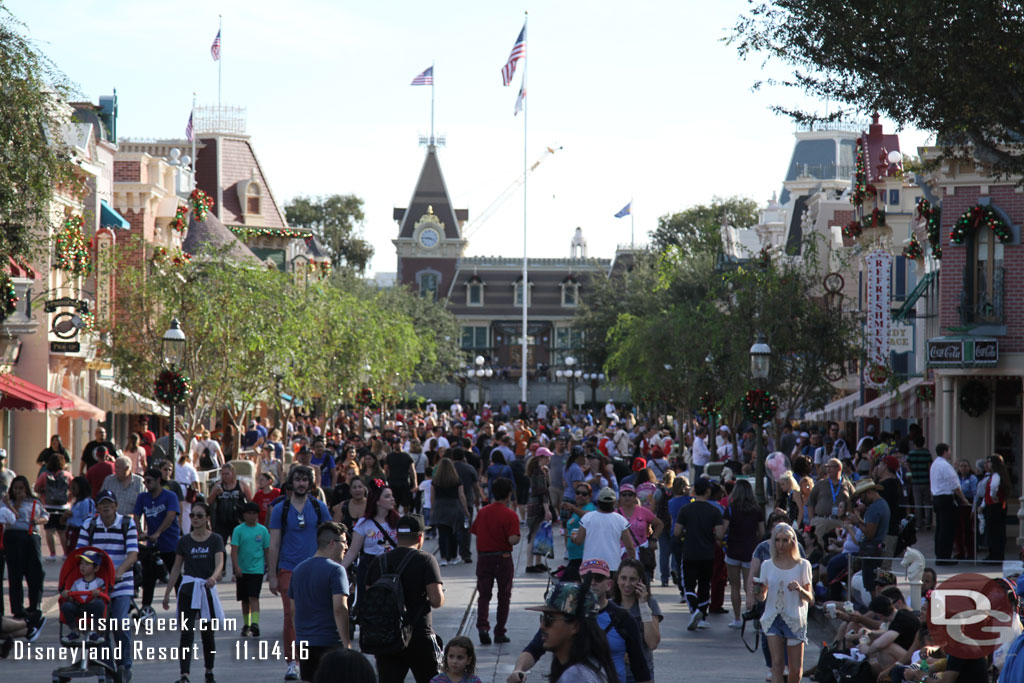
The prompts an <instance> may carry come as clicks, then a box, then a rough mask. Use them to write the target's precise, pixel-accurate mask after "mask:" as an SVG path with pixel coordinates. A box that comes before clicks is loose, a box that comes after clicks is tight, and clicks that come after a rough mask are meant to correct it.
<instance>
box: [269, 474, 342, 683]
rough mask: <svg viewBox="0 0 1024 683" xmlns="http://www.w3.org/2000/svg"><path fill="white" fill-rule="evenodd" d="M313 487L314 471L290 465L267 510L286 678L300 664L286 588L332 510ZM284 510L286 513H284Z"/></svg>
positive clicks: (312, 548)
mask: <svg viewBox="0 0 1024 683" xmlns="http://www.w3.org/2000/svg"><path fill="white" fill-rule="evenodd" d="M312 486H313V470H311V469H310V468H309V467H306V466H305V465H292V468H291V470H289V472H288V481H287V483H286V484H285V490H286V493H285V495H284V496H283V498H284V499H283V500H282V501H281V502H279V503H277V504H275V505H274V507H273V508H272V509H271V511H270V524H269V526H270V553H269V555H268V557H267V565H268V566H267V574H268V576H269V578H270V592H271V593H273V594H274V595H280V596H281V605H282V607H283V608H284V637H283V640H284V642H283V646H284V649H285V657H286V659H287V661H288V672H287V673H286V674H285V680H286V681H295V680H298V678H299V665H298V663H297V661H296V659H295V652H296V647H295V620H294V618H293V617H292V601H291V599H290V598H289V597H288V589H289V586H290V584H291V580H292V572H294V570H295V568H296V567H297V566H298V565H299V564H300V563H301V562H302V561H303V560H307V559H309V558H311V557H313V555H315V554H316V552H317V528H318V527H319V525H320V524H321V523H322V522H327V521H330V519H331V512H330V510H328V509H327V506H326V505H325V504H324V503H323V501H321V500H320V499H318V498H312V497H311V496H309V491H310V489H311V488H312ZM286 512H287V514H285V513H286Z"/></svg>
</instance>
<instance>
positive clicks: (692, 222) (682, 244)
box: [651, 197, 757, 257]
mask: <svg viewBox="0 0 1024 683" xmlns="http://www.w3.org/2000/svg"><path fill="white" fill-rule="evenodd" d="M723 220H727V221H728V224H729V225H731V226H734V227H737V228H748V227H750V226H752V225H755V224H756V223H757V202H755V201H754V200H753V199H749V198H746V197H728V198H725V199H723V198H721V197H714V198H713V199H712V200H711V204H710V205H708V204H699V205H697V206H693V207H690V208H689V209H686V210H684V211H679V212H677V213H671V214H666V215H664V216H662V217H661V218H659V219H658V227H657V228H656V229H655V230H654V231H653V232H651V244H652V245H653V247H654V249H655V250H656V251H659V252H664V251H666V250H668V249H672V248H674V249H679V250H681V251H682V252H683V253H684V254H686V255H693V254H710V255H711V256H712V257H713V256H715V255H717V254H718V252H719V250H720V249H721V244H722V237H721V235H722V221H723Z"/></svg>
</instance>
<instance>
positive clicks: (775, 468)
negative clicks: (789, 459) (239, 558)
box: [764, 451, 786, 481]
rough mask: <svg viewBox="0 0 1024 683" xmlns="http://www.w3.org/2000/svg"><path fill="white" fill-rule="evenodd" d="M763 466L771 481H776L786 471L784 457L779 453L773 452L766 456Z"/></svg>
mask: <svg viewBox="0 0 1024 683" xmlns="http://www.w3.org/2000/svg"><path fill="white" fill-rule="evenodd" d="M764 466H765V469H766V470H767V471H768V475H769V476H770V477H771V478H772V481H778V480H779V477H781V476H782V474H783V473H784V472H785V471H786V456H785V455H783V454H782V452H781V451H775V452H774V453H771V454H769V455H768V458H767V459H766V460H765V463H764Z"/></svg>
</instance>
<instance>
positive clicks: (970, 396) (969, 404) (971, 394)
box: [960, 379, 992, 417]
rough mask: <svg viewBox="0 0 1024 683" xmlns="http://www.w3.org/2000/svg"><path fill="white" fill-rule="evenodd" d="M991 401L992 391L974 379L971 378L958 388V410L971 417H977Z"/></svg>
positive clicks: (986, 408)
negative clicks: (962, 386)
mask: <svg viewBox="0 0 1024 683" xmlns="http://www.w3.org/2000/svg"><path fill="white" fill-rule="evenodd" d="M990 403H992V393H991V392H990V391H989V390H988V387H987V386H985V385H984V384H982V383H981V382H979V381H978V380H976V379H972V380H971V381H970V382H968V383H967V384H966V385H964V388H963V389H961V390H960V410H962V411H964V412H965V413H967V414H968V415H970V416H971V417H978V416H979V415H981V414H982V413H984V412H985V411H986V410H988V406H989V404H990Z"/></svg>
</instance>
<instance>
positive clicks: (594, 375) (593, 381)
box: [583, 372, 604, 410]
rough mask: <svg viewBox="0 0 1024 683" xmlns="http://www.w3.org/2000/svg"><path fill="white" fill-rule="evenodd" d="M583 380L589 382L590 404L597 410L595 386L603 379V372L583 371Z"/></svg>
mask: <svg viewBox="0 0 1024 683" xmlns="http://www.w3.org/2000/svg"><path fill="white" fill-rule="evenodd" d="M583 379H584V381H587V382H590V404H591V406H593V408H594V410H597V387H598V386H600V385H601V382H603V381H604V373H603V372H584V373H583Z"/></svg>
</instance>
